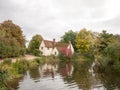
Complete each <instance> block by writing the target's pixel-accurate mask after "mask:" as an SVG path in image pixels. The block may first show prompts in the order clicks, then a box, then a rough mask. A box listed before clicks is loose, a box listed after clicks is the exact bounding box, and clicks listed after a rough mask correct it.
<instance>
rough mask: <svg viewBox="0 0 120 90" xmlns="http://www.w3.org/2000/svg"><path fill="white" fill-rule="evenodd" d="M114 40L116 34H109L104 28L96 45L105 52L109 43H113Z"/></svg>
mask: <svg viewBox="0 0 120 90" xmlns="http://www.w3.org/2000/svg"><path fill="white" fill-rule="evenodd" d="M114 40H115V36H114V35H113V34H109V33H107V32H106V31H105V30H103V31H102V33H100V34H99V36H98V38H97V40H96V41H97V42H96V47H97V49H98V52H100V53H102V54H104V51H105V48H107V46H108V45H109V44H111V43H113V42H114Z"/></svg>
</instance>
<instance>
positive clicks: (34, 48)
mask: <svg viewBox="0 0 120 90" xmlns="http://www.w3.org/2000/svg"><path fill="white" fill-rule="evenodd" d="M42 40H43V38H42V36H41V35H38V34H37V35H35V36H33V37H32V39H31V40H30V43H29V45H28V52H29V53H32V54H33V55H37V56H39V55H40V51H39V46H40V43H41V41H42Z"/></svg>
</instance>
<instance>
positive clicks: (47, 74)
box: [9, 61, 120, 90]
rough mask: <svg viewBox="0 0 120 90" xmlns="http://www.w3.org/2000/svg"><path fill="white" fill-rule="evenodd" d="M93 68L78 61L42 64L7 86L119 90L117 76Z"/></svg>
mask: <svg viewBox="0 0 120 90" xmlns="http://www.w3.org/2000/svg"><path fill="white" fill-rule="evenodd" d="M93 66H94V63H88V62H80V61H74V62H71V61H67V62H63V61H62V62H59V63H44V64H41V65H40V66H39V67H38V68H34V69H30V70H28V71H27V72H26V73H25V75H24V76H23V77H21V78H18V79H14V80H13V81H12V82H10V83H9V84H10V86H11V87H12V88H14V89H15V90H120V77H119V76H117V75H114V74H112V73H98V72H94V70H93Z"/></svg>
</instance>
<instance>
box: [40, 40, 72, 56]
mask: <svg viewBox="0 0 120 90" xmlns="http://www.w3.org/2000/svg"><path fill="white" fill-rule="evenodd" d="M39 50H40V52H41V54H42V55H43V56H50V55H55V56H58V55H59V53H62V54H63V55H66V56H69V57H70V56H72V55H73V53H74V48H73V46H72V44H71V42H69V43H58V42H55V39H53V41H49V40H43V41H42V42H41V44H40V47H39Z"/></svg>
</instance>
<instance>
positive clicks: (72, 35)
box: [60, 30, 77, 51]
mask: <svg viewBox="0 0 120 90" xmlns="http://www.w3.org/2000/svg"><path fill="white" fill-rule="evenodd" d="M76 35H77V32H73V31H72V30H69V31H68V32H65V34H64V35H63V36H62V37H61V41H60V42H63V43H69V41H71V43H72V45H73V48H74V49H75V51H76V46H75V44H76V42H75V39H76Z"/></svg>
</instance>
